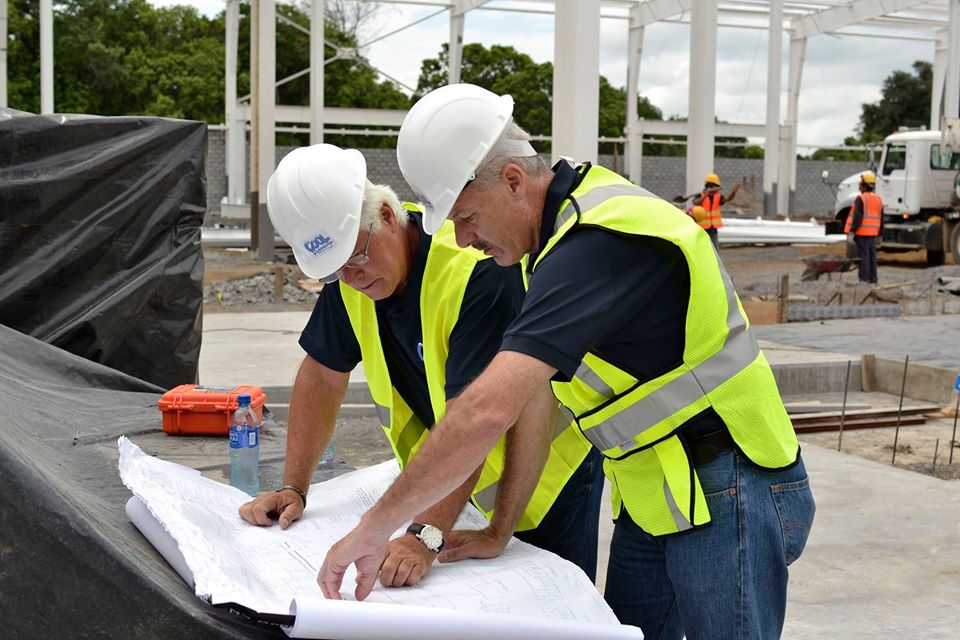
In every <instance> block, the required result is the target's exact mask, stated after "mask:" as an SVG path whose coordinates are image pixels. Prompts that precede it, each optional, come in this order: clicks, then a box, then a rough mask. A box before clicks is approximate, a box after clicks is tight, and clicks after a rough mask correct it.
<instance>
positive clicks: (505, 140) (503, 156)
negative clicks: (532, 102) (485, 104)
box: [471, 122, 550, 191]
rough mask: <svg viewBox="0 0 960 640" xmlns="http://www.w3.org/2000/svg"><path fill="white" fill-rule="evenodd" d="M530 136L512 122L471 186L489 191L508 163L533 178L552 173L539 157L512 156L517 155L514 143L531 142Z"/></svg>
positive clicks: (479, 168) (489, 154)
mask: <svg viewBox="0 0 960 640" xmlns="http://www.w3.org/2000/svg"><path fill="white" fill-rule="evenodd" d="M529 140H530V134H529V133H527V132H526V131H524V130H523V129H522V128H521V127H520V126H519V125H518V124H516V123H515V122H511V123H510V125H509V126H508V127H507V129H506V131H504V132H503V135H502V136H500V139H499V140H497V143H496V144H494V145H493V148H492V149H491V150H490V153H488V154H487V157H486V158H484V160H483V162H482V163H481V164H480V167H478V168H477V172H476V178H474V180H473V182H472V183H471V185H475V186H476V188H477V189H480V190H481V191H483V190H486V189H489V188H490V187H492V186H493V185H495V184H496V183H497V182H498V181H499V180H500V172H501V171H502V170H503V167H504V166H505V165H507V164H508V163H512V164H516V165H518V166H519V167H520V168H521V169H523V172H524V173H526V174H527V175H529V176H532V177H538V176H542V175H544V174H546V173H548V172H549V171H550V166H549V165H548V164H547V162H546V161H545V160H544V159H543V158H541V157H540V156H539V155H537V154H534V155H531V156H526V157H518V156H516V155H511V154H512V153H515V151H513V150H514V149H516V144H515V143H514V141H523V142H529Z"/></svg>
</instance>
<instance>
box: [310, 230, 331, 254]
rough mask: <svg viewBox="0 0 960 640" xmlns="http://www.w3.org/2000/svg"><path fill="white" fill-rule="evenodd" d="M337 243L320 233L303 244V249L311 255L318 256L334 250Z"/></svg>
mask: <svg viewBox="0 0 960 640" xmlns="http://www.w3.org/2000/svg"><path fill="white" fill-rule="evenodd" d="M335 244H336V243H335V242H334V241H333V240H332V239H330V238H329V237H328V236H325V235H323V234H322V233H318V234H317V235H315V236H314V237H313V238H311V239H310V240H307V241H306V242H304V243H303V248H304V249H306V250H307V251H308V252H310V253H311V254H313V255H315V256H318V255H320V254H321V253H323V252H324V251H328V250H330V249H333V246H334V245H335Z"/></svg>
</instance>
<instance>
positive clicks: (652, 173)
mask: <svg viewBox="0 0 960 640" xmlns="http://www.w3.org/2000/svg"><path fill="white" fill-rule="evenodd" d="M208 140H209V142H208V144H209V147H208V150H207V159H206V170H207V211H208V213H217V212H219V211H220V201H221V199H222V198H223V196H224V194H225V193H226V187H227V184H226V177H225V174H226V169H225V167H226V158H225V154H224V146H225V145H224V140H225V131H224V130H223V128H222V127H215V126H212V127H210V131H209V136H208ZM292 149H293V147H277V150H276V158H277V162H279V161H280V159H281V158H283V156H285V155H286V154H288V153H290V151H291V150H292ZM362 151H363V155H364V157H365V158H366V160H367V174H368V177H369V179H370V180H371V181H372V182H376V183H382V184H388V185H390V186H392V187H393V189H394V190H395V191H396V192H397V195H398V196H399V197H400V199H401V200H409V199H412V198H413V193H412V191H411V190H410V188H409V187H408V186H407V184H406V182H404V180H403V176H402V175H401V174H400V169H399V167H398V166H397V155H396V151H395V150H394V149H364V150H362ZM247 158H248V160H247V164H248V175H249V153H248V154H247ZM548 162H549V159H548ZM600 164H601V165H602V166H604V167H607V168H609V169H614V170H617V171H619V172H620V173H623V157H622V156H620V157H618V158H616V159H614V157H613V156H611V155H604V156H600ZM865 168H866V167H865V166H864V165H863V164H861V163H857V162H832V161H825V160H800V161H799V163H798V166H797V196H796V206H797V210H796V211H795V213H794V215H795V216H811V215H818V216H819V215H825V214H827V213H828V212H830V211H832V208H833V202H834V198H835V192H834V189H835V187H834V186H831V185H828V184H825V183H824V182H823V180H822V178H821V177H820V175H821V172H822V171H823V170H824V169H826V170H828V171H829V172H830V177H829V179H828V180H829V181H830V182H831V183H834V184H835V183H837V182H839V181H840V180H841V179H843V178H845V177H847V176H848V175H851V174H854V173H856V172H858V171H863V170H864V169H865ZM714 169H715V170H716V172H717V173H718V174H719V175H720V178H721V180H723V183H724V188H726V187H727V186H732V185H733V183H734V182H737V181H742V182H743V186H742V189H743V190H744V191H745V192H746V193H748V194H750V196H751V199H752V200H753V201H755V202H761V203H762V202H763V160H760V159H753V158H717V159H716V164H715V166H714ZM642 182H643V184H642V185H641V186H643V187H644V188H646V189H648V190H649V191H651V192H653V193H655V194H656V195H658V196H660V197H662V198H664V199H667V200H669V199H671V198H673V197H674V196H676V195H680V194H683V195H687V194H685V193H684V189H685V188H686V187H685V185H686V158H681V157H659V156H644V157H643V181H642Z"/></svg>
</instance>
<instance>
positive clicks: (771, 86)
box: [763, 0, 783, 218]
mask: <svg viewBox="0 0 960 640" xmlns="http://www.w3.org/2000/svg"><path fill="white" fill-rule="evenodd" d="M769 34H770V35H769V38H768V40H767V136H766V140H765V142H764V153H763V215H764V216H766V217H768V218H772V217H774V216H775V215H777V213H778V211H777V204H778V202H777V188H778V183H779V175H778V172H779V164H780V66H781V58H782V49H783V0H770V32H769Z"/></svg>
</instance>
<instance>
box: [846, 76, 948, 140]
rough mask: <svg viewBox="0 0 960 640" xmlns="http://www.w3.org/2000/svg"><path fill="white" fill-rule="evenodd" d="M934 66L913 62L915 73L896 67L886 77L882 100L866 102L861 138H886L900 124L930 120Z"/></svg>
mask: <svg viewBox="0 0 960 640" xmlns="http://www.w3.org/2000/svg"><path fill="white" fill-rule="evenodd" d="M932 92H933V66H932V65H931V64H930V63H929V62H926V61H924V60H917V61H916V62H914V63H913V73H909V72H907V71H894V72H893V73H891V74H890V75H889V76H887V78H886V80H884V81H883V89H882V94H881V98H880V101H879V102H874V103H870V104H864V105H863V106H862V112H861V115H860V125H859V127H858V130H857V133H858V135H859V138H860V140H859V142H860V143H861V144H862V143H866V142H874V141H879V140H883V139H884V138H885V137H886V136H888V135H890V134H891V133H893V132H895V131H896V130H897V128H898V127H900V126H907V127H919V126H925V125H927V124H928V123H929V122H930V100H931V96H932Z"/></svg>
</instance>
